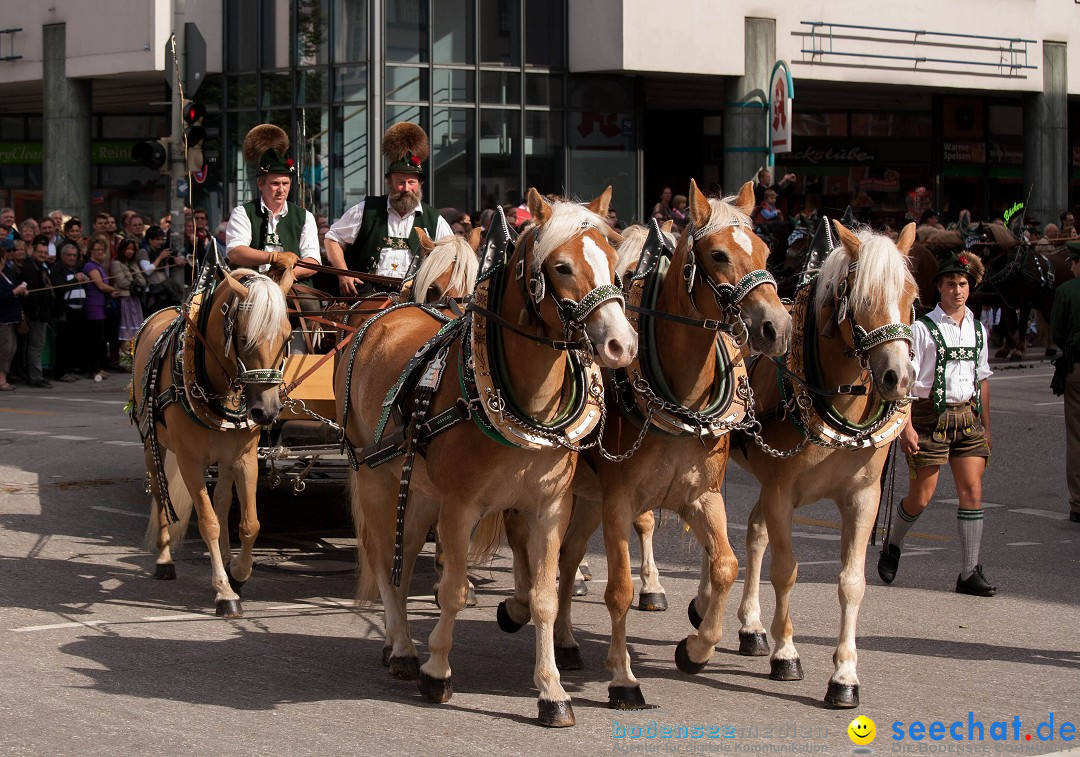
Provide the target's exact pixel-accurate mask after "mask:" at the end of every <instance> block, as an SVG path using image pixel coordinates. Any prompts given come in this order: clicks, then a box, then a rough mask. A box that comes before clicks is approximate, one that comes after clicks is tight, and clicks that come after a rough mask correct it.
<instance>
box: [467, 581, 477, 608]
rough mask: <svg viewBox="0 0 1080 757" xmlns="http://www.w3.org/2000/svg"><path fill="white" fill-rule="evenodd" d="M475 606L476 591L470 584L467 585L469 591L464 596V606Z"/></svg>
mask: <svg viewBox="0 0 1080 757" xmlns="http://www.w3.org/2000/svg"><path fill="white" fill-rule="evenodd" d="M476 604H477V602H476V589H474V588H473V587H472V584H469V591H468V592H467V593H466V594H465V606H466V607H476Z"/></svg>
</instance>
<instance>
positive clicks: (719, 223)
mask: <svg viewBox="0 0 1080 757" xmlns="http://www.w3.org/2000/svg"><path fill="white" fill-rule="evenodd" d="M735 199H736V197H735V195H728V196H727V197H725V198H723V199H720V198H718V197H710V198H709V208H710V209H711V210H710V213H709V221H708V223H706V224H705V225H704V226H703V227H701V228H700V229H697V230H696V231H695V232H694V233H695V235H697V236H698V237H700V236H701V235H702V234H705V233H707V232H709V231H712V230H713V229H716V228H723V227H725V226H742V227H745V228H747V229H753V227H754V224H753V222H751V220H750V216H748V215H746V213H743V212H742V211H741V210H739V209H738V208H737V207H735V204H734V202H735Z"/></svg>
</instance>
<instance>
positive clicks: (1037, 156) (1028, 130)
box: [1024, 41, 1069, 225]
mask: <svg viewBox="0 0 1080 757" xmlns="http://www.w3.org/2000/svg"><path fill="white" fill-rule="evenodd" d="M1042 50H1043V88H1042V92H1035V93H1032V94H1029V95H1025V96H1024V193H1025V194H1027V192H1031V199H1030V200H1029V201H1028V204H1027V207H1026V208H1025V209H1024V212H1025V214H1026V215H1031V216H1035V218H1037V219H1038V220H1039V222H1040V223H1042V224H1044V225H1045V224H1047V223H1051V222H1053V223H1055V224H1056V223H1057V222H1058V214H1060V213H1061V211H1063V210H1066V209H1067V208H1068V207H1069V173H1068V172H1069V120H1068V102H1067V101H1068V76H1067V69H1068V66H1067V61H1066V58H1065V43H1064V42H1045V41H1044V42H1043V43H1042Z"/></svg>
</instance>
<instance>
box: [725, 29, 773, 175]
mask: <svg viewBox="0 0 1080 757" xmlns="http://www.w3.org/2000/svg"><path fill="white" fill-rule="evenodd" d="M744 36H745V39H746V45H745V53H744V57H745V60H746V66H745V71H744V73H743V75H742V76H740V77H730V78H729V79H728V80H727V82H726V84H725V86H724V100H725V102H724V193H725V194H734V193H736V192H738V191H739V187H740V186H742V185H743V184H744V183H745V182H747V181H750V180H751V179H753V178H754V177H755V174H756V173H757V171H758V169H759V168H761V167H762V166H764V165H765V164H766V163H767V162H768V159H769V145H768V139H769V135H768V133H767V132H766V131H765V127H766V125H767V118H768V107H769V75H770V74H771V73H772V67H773V64H774V63H775V62H776V20H775V19H771V18H748V19H746V28H745V30H744Z"/></svg>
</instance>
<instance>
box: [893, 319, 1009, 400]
mask: <svg viewBox="0 0 1080 757" xmlns="http://www.w3.org/2000/svg"><path fill="white" fill-rule="evenodd" d="M928 317H929V318H930V320H932V321H933V322H934V323H935V324H937V327H938V330H940V331H941V335H942V336H943V337H944V338H945V344H946V345H948V346H949V347H970V348H971V353H972V356H973V357H974V354H975V329H976V328H979V329H982V331H983V349H982V354H981V355H979V362H978V365H976V364H975V363H974V362H973V361H968V360H950V361H948V363H946V365H945V401H946V402H950V403H954V402H967V401H968V400H970V399H971V398H972V396H974V394H975V382H976V381H982V380H983V379H985V378H989V377H990V376H991V375H992V374H993V371H991V370H990V363H989V361H988V360H987V358H986V356H987V354H988V353H989V347H990V339H989V338H988V337H987V334H986V328H985V327H984V326H983V325H982V323H981V322H979V321H976V320H975V317H974V316H973V315H972V314H971V311H970V310H969V309H967V308H964V318H963V320H962V321H961V322H960V323H959V324H957V323H956V322H955V321H954V320H953V319H952V318H950V317H949V316H947V315H946V314H945V311H944V310H942V309H941V305H938V306H937V307H936V308H934V309H933V310H931V311H930V313H929V314H928ZM911 331H912V335H913V336H914V343H913V344H912V351H913V352H914V353H915V357H914V358H913V359H912V362H913V363H914V365H915V386H914V389H913V391H914V394H915V396H916V397H919V398H920V399H926V398H928V397H930V390H931V389H932V388H933V386H934V370H935V368H936V367H937V345H936V344H935V343H934V339H933V337H932V336H930V331H929V329H927V328H926V326H925V325H924V324H921V323H919V322H918V320H916V321H915V323H914V324H912V327H911Z"/></svg>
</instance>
